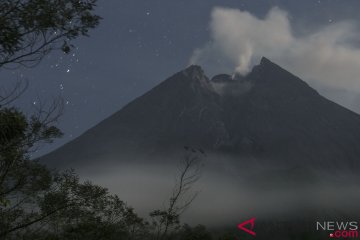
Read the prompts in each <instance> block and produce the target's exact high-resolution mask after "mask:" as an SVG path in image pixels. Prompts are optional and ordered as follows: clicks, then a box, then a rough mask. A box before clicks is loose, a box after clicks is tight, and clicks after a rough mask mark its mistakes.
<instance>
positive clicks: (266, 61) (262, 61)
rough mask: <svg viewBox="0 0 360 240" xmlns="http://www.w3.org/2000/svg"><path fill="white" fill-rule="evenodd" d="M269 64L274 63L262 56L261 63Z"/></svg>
mask: <svg viewBox="0 0 360 240" xmlns="http://www.w3.org/2000/svg"><path fill="white" fill-rule="evenodd" d="M267 64H274V63H273V62H271V61H270V60H269V59H268V58H266V57H262V58H261V60H260V65H267Z"/></svg>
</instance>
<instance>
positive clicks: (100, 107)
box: [0, 0, 360, 153]
mask: <svg viewBox="0 0 360 240" xmlns="http://www.w3.org/2000/svg"><path fill="white" fill-rule="evenodd" d="M216 6H222V7H230V8H236V9H240V10H245V11H248V12H249V13H251V14H253V15H255V16H257V17H259V18H263V17H264V16H265V15H266V14H267V13H268V11H269V10H270V9H271V8H272V7H274V6H278V7H279V8H280V9H282V10H284V11H286V12H287V13H288V14H289V19H290V22H291V25H292V30H293V31H294V35H297V34H298V35H301V34H304V33H306V32H311V31H315V30H316V29H318V28H321V27H324V26H327V25H331V24H334V23H336V22H339V21H342V20H349V19H350V20H352V21H355V22H359V21H360V16H359V14H358V12H359V9H360V1H358V0H328V1H325V0H321V1H320V0H319V1H317V0H303V1H298V0H206V1H204V0H187V1H184V0H182V1H181V0H106V1H104V0H103V1H101V0H99V3H98V13H99V15H101V16H102V17H103V18H104V19H103V21H102V22H101V24H100V26H99V27H98V28H97V29H95V30H93V31H92V32H91V33H90V35H91V37H90V38H81V39H79V40H77V41H76V42H75V45H76V46H77V47H78V49H77V50H76V51H74V52H72V53H71V54H70V55H64V54H62V53H59V52H57V53H52V54H50V55H49V56H47V57H46V58H45V59H44V60H43V61H42V63H41V64H40V65H38V66H37V67H36V68H33V69H18V70H15V71H12V70H4V69H3V70H1V71H0V76H1V79H2V81H3V84H2V85H5V86H9V84H10V83H11V82H14V81H15V80H16V79H21V78H24V79H28V80H29V82H30V87H29V90H28V91H27V93H26V94H25V95H24V97H23V98H22V99H21V100H19V101H18V102H17V104H18V105H19V106H22V107H23V108H24V109H26V110H27V111H31V109H32V107H31V106H32V105H33V104H37V101H38V100H37V98H40V99H43V100H45V101H46V100H50V99H51V98H52V97H54V96H58V95H61V96H62V97H63V98H64V99H65V101H66V109H65V113H64V115H63V117H62V118H61V122H60V127H61V129H62V130H63V131H64V133H65V136H64V137H63V139H62V140H59V141H57V142H56V144H54V145H52V146H51V147H48V148H46V149H45V150H44V151H49V150H51V149H53V148H55V147H58V146H59V145H60V144H63V143H65V142H67V141H70V140H72V139H74V138H75V137H76V136H78V135H79V134H81V133H82V132H84V131H85V130H87V129H89V128H90V127H92V126H94V125H95V124H97V123H98V122H99V121H101V120H103V119H104V118H106V117H108V116H109V115H111V114H112V113H114V112H116V111H117V110H119V109H120V108H121V107H122V106H124V104H126V103H128V102H129V101H131V100H132V99H134V98H135V97H137V96H139V95H140V94H142V93H144V92H145V91H147V90H149V89H150V88H152V87H154V86H155V85H156V84H158V83H159V82H161V81H163V80H164V79H166V78H167V77H169V76H170V75H172V74H174V73H175V72H177V71H179V70H181V69H183V68H185V67H186V66H187V65H188V64H189V59H190V57H191V56H192V53H193V51H194V50H195V49H196V48H199V47H202V46H203V45H204V44H205V43H206V42H208V41H209V40H210V30H209V22H210V18H211V12H212V9H213V8H214V7H216ZM44 151H42V152H41V153H43V152H44Z"/></svg>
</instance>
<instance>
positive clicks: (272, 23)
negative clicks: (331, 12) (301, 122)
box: [190, 7, 360, 92]
mask: <svg viewBox="0 0 360 240" xmlns="http://www.w3.org/2000/svg"><path fill="white" fill-rule="evenodd" d="M210 31H211V41H210V42H208V43H207V44H205V46H203V47H202V48H199V49H196V50H195V51H194V53H193V55H192V57H191V59H190V63H191V64H199V65H202V66H203V67H204V68H205V70H206V71H207V72H209V73H210V74H215V73H222V72H227V73H230V72H234V71H236V72H239V73H241V74H246V73H247V72H248V71H249V70H250V69H251V67H252V65H254V64H257V63H258V62H259V60H260V58H261V56H265V57H268V58H269V59H270V60H272V61H274V62H275V63H277V64H279V65H280V66H282V67H284V68H286V69H287V70H289V71H291V72H293V73H294V74H296V75H298V76H300V77H301V78H303V79H304V80H306V81H308V82H314V83H316V84H320V85H322V86H326V87H329V88H340V89H345V90H351V91H357V92H360V48H359V46H357V45H359V39H360V32H359V29H358V28H357V24H356V23H355V22H353V21H342V22H337V23H334V22H332V23H329V24H328V25H326V26H323V27H322V28H320V29H318V30H317V31H316V32H312V33H310V34H308V35H302V36H296V35H295V34H294V33H293V29H292V26H291V24H290V21H289V17H288V13H287V12H285V11H283V10H281V9H279V8H276V7H275V8H272V9H271V10H270V11H269V13H268V14H267V15H266V16H265V17H264V18H261V19H260V18H257V17H256V16H254V15H252V14H250V13H249V12H246V11H240V10H237V9H229V8H219V7H217V8H214V9H213V11H212V14H211V23H210ZM356 41H357V42H356Z"/></svg>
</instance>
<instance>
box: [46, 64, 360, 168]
mask: <svg viewBox="0 0 360 240" xmlns="http://www.w3.org/2000/svg"><path fill="white" fill-rule="evenodd" d="M359 143H360V116H359V115H357V114H356V113H354V112H351V111H350V110H348V109H345V108H344V107H342V106H340V105H338V104H336V103H334V102H331V101H329V100H328V99H326V98H324V97H323V96H321V95H319V93H318V92H317V91H315V90H314V89H312V88H311V87H310V86H309V85H308V84H307V83H305V82H304V81H302V80H301V79H300V78H298V77H296V76H294V75H293V74H291V73H289V72H288V71H286V70H284V69H283V68H281V67H279V66H278V65H276V64H274V63H273V62H271V61H270V60H268V59H266V58H262V59H261V62H260V64H259V65H257V66H255V67H254V68H253V69H252V71H251V72H250V73H248V74H247V75H246V76H241V75H234V76H230V75H227V74H220V75H217V76H215V77H213V78H212V79H209V78H208V77H207V76H206V75H205V74H204V72H203V70H202V69H201V67H199V66H190V67H188V68H187V69H185V70H183V71H181V72H179V73H176V74H175V75H173V76H171V77H170V78H168V79H167V80H165V81H163V82H162V83H160V84H159V85H158V86H156V87H154V88H153V89H151V90H150V91H148V92H147V93H145V94H144V95H143V96H140V97H138V98H137V99H135V100H134V101H132V102H130V103H129V104H128V105H126V106H125V107H124V108H123V109H121V110H120V111H118V112H116V113H115V114H114V115H112V116H111V117H109V118H108V119H105V120H104V121H102V122H101V123H99V124H98V125H97V126H95V127H93V128H92V129H90V130H88V131H87V132H85V133H84V134H83V135H81V136H80V137H78V138H77V139H75V140H74V141H72V142H69V143H68V144H66V145H64V146H63V147H61V148H59V149H58V150H56V151H54V152H52V153H50V154H48V155H46V156H45V157H43V158H42V159H43V161H46V162H52V163H55V164H56V165H57V166H59V165H60V166H61V165H64V164H65V165H70V166H76V165H80V166H81V165H83V164H89V163H91V162H94V161H95V162H96V161H100V160H99V159H102V160H101V161H103V159H111V160H112V161H135V160H134V159H135V157H130V158H129V156H138V157H137V159H139V158H141V159H143V160H146V158H149V159H152V158H154V157H155V158H156V156H157V155H166V154H168V153H170V152H173V151H176V149H183V147H184V146H185V147H186V148H187V146H190V147H193V148H196V149H201V150H203V151H205V152H209V153H212V152H215V153H217V154H222V153H224V154H228V155H231V156H233V158H234V159H238V161H241V159H243V158H246V159H247V161H256V162H262V163H267V164H269V165H272V164H273V163H282V164H290V165H294V166H298V165H309V164H310V165H312V166H318V167H329V166H330V165H331V166H332V167H334V168H338V167H340V166H342V167H346V168H350V169H353V168H354V167H358V166H359V159H360V147H359ZM121 156H127V157H126V159H127V160H125V159H124V158H125V157H121ZM249 159H250V160H249ZM149 161H150V160H149Z"/></svg>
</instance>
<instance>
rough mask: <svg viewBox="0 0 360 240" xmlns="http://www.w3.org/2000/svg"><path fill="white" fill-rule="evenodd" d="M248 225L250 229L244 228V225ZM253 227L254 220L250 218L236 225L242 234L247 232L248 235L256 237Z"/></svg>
mask: <svg viewBox="0 0 360 240" xmlns="http://www.w3.org/2000/svg"><path fill="white" fill-rule="evenodd" d="M249 224H250V229H249V228H246V227H245V226H246V225H249ZM254 225H255V218H251V219H250V220H247V221H245V222H243V223H240V224H239V225H238V228H239V229H240V230H242V231H244V232H247V233H248V234H250V235H253V236H256V233H255V232H254V231H253V229H254Z"/></svg>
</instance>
